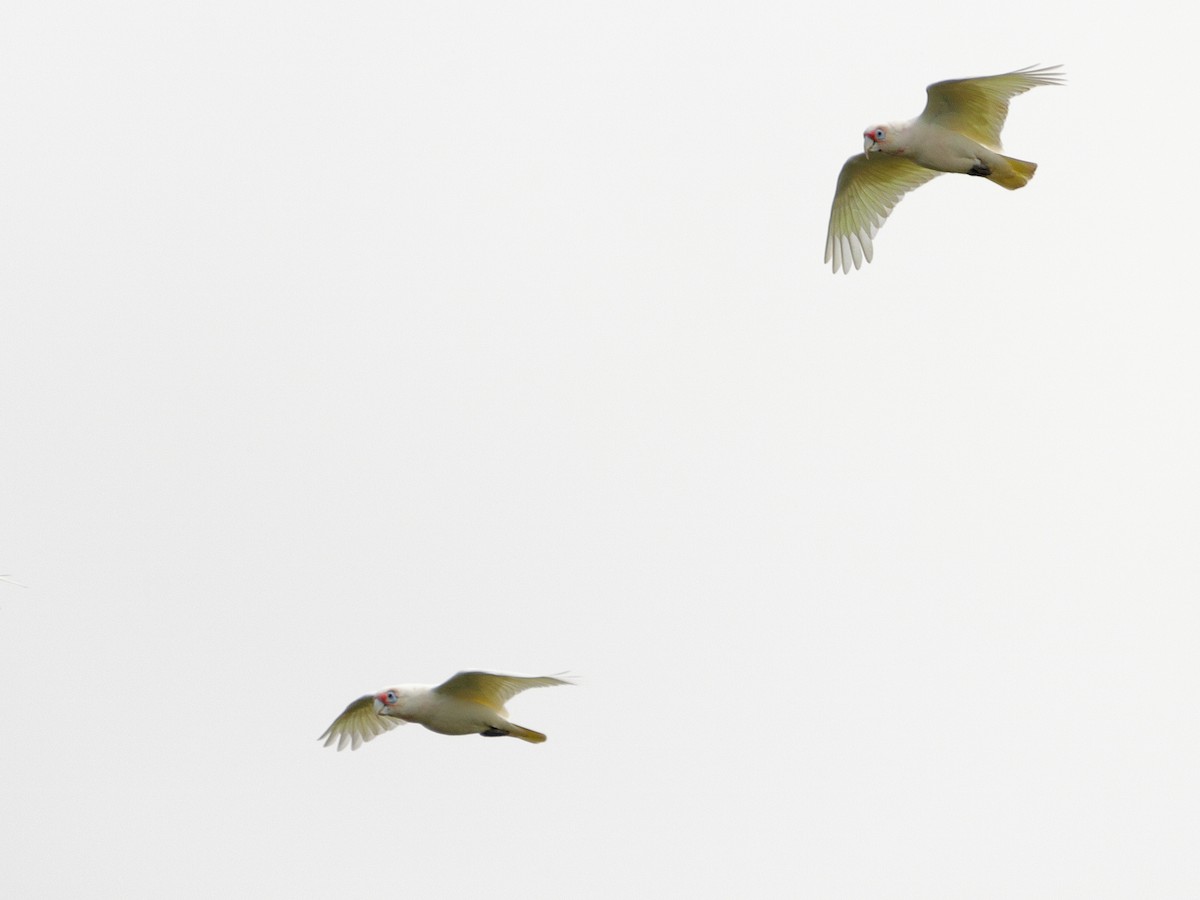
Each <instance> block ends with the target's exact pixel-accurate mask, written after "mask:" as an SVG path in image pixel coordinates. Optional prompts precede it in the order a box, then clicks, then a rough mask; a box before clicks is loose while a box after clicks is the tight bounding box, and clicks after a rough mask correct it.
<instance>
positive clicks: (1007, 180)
mask: <svg viewBox="0 0 1200 900" xmlns="http://www.w3.org/2000/svg"><path fill="white" fill-rule="evenodd" d="M1000 159H1002V160H1003V161H1004V164H1003V165H999V166H993V167H992V174H991V175H989V176H988V180H989V181H994V182H996V184H998V185H1000V186H1001V187H1006V188H1008V189H1009V190H1010V191H1015V190H1016V189H1017V188H1023V187H1025V185H1027V184H1028V183H1029V179H1030V178H1032V177H1033V173H1034V172H1036V171H1037V163H1031V162H1025V160H1023V159H1013V158H1012V157H1011V156H1001V157H1000Z"/></svg>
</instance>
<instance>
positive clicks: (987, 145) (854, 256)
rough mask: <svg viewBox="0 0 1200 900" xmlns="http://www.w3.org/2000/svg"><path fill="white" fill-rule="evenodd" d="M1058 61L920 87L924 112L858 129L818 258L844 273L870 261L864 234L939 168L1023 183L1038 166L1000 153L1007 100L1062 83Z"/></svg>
mask: <svg viewBox="0 0 1200 900" xmlns="http://www.w3.org/2000/svg"><path fill="white" fill-rule="evenodd" d="M1059 69H1060V67H1059V66H1048V67H1046V68H1042V69H1039V68H1037V67H1035V66H1029V67H1027V68H1024V69H1017V70H1016V71H1015V72H1006V73H1005V74H1003V75H988V76H985V77H983V78H959V79H955V80H952V81H939V82H938V83H937V84H931V85H930V86H929V87H927V88H926V89H925V93H926V95H927V99H926V101H925V110H924V112H922V113H921V115H919V116H917V117H916V118H915V119H913V120H912V121H911V122H902V123H899V124H892V125H874V126H872V127H871V128H868V129H867V130H866V131H864V132H863V154H862V156H852V157H850V159H848V160H846V164H845V165H844V166H842V172H841V174H840V175H839V176H838V182H837V191H836V192H835V193H834V195H833V210H832V211H831V212H830V214H829V235H828V237H827V238H826V239H825V262H829V261H830V260H831V259H832V260H833V271H834V272H837V271H838V270H839V269H841V270H842V271H844V272H847V273H848V272H849V271H850V265H851V263H853V265H854V268H856V269H858V268H861V267H862V262H863V259H864V258H865V259H866V261H867V262H870V261H871V257H872V255H873V252H874V250H873V247H872V244H871V239H872V238H874V237H875V234H876V233H877V232H878V231H879V229H880V228H881V227H883V223H884V221H885V220H886V219H887V217H888V215H889V214H890V213H891V211H892V207H894V206H895V205H896V204H897V203H898V202H899V201H900V198H901V197H903V196H904V195H905V194H907V193H908V192H909V191H911V190H913V189H914V188H918V187H920V186H921V185H923V184H924V183H925V182H927V181H929V180H931V179H933V178H936V177H937V176H938V175H940V174H941V173H942V172H958V173H960V174H963V175H978V176H980V177H981V178H986V179H988V180H989V181H994V182H995V183H996V184H998V185H1000V186H1001V187H1006V188H1008V189H1009V190H1010V191H1015V190H1016V189H1017V188H1020V187H1024V186H1025V185H1026V184H1027V183H1028V182H1029V179H1030V178H1032V177H1033V173H1034V172H1035V171H1036V170H1037V164H1036V163H1031V162H1025V161H1024V160H1021V159H1013V158H1012V157H1011V156H1004V155H1002V154H1001V153H1000V152H999V150H1000V129H1002V128H1003V127H1004V119H1005V117H1006V116H1007V115H1008V101H1009V100H1010V99H1012V98H1013V97H1015V96H1017V95H1018V94H1023V93H1025V92H1026V91H1027V90H1029V89H1030V88H1035V87H1038V86H1040V85H1044V84H1063V83H1064V82H1063V77H1062V73H1061V72H1060V71H1059Z"/></svg>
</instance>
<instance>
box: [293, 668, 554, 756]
mask: <svg viewBox="0 0 1200 900" xmlns="http://www.w3.org/2000/svg"><path fill="white" fill-rule="evenodd" d="M573 683H574V682H571V681H566V680H564V679H562V678H558V677H556V676H554V675H503V674H500V673H497V672H459V673H458V674H457V675H455V676H454V677H453V678H450V679H448V680H446V681H444V682H442V683H441V684H439V685H432V684H399V685H396V686H395V687H390V688H383V689H382V690H380V691H377V692H375V693H374V694H367V695H366V696H364V697H359V698H358V699H357V700H355V701H354V702H353V703H351V704H350V705H349V706H347V707H346V710H345V712H343V713H342V714H341V715H340V716H338V717H337V718H336V719H334V720H333V724H332V725H330V726H329V728H328V729H326V731H325V733H324V734H323V735H321V736H320V737H319V738H317V740H319V741H320V740H324V741H325V746H326V747H328V746H330V745H331V744H333V743H334V742H335V741H336V742H337V748H338V749H339V750H345V749H346V745H347V744H349V745H350V749H351V750H357V749H358V748H359V747H360V746H362V744H363V742H364V741H370V740H374V739H375V738H376V737H378V736H379V735H381V734H383V733H384V732H385V731H391V730H392V729H393V728H396V727H397V726H399V725H403V724H405V723H406V722H415V723H416V724H418V725H424V726H425V727H426V728H428V729H429V730H430V731H436V732H437V733H438V734H481V735H483V736H484V737H515V738H520V739H521V740H523V741H529V743H531V744H540V743H542V741H544V740H546V736H545V735H544V734H541V733H540V732H537V731H531V730H530V729H528V728H522V727H521V726H520V725H514V724H513V723H512V722H509V721H508V719H507V716H508V712H507V710H505V708H504V704H505V703H506V702H508V701H509V700H510V699H512V698H513V697H515V696H516V695H517V694H519V693H521V691H524V690H528V689H529V688H535V687H552V686H553V685H556V684H573Z"/></svg>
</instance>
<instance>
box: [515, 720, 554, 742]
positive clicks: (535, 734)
mask: <svg viewBox="0 0 1200 900" xmlns="http://www.w3.org/2000/svg"><path fill="white" fill-rule="evenodd" d="M508 728H509V737H515V738H520V739H521V740H523V741H529V743H531V744H540V743H542V741H544V740H546V736H545V735H544V734H542V733H541V732H540V731H531V730H530V729H528V728H522V727H521V726H520V725H514V724H512V723H511V722H509V723H508Z"/></svg>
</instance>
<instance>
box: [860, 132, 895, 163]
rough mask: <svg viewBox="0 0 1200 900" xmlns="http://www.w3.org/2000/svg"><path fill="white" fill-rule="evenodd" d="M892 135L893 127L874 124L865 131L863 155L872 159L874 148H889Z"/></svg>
mask: <svg viewBox="0 0 1200 900" xmlns="http://www.w3.org/2000/svg"><path fill="white" fill-rule="evenodd" d="M890 137H891V129H890V128H888V126H886V125H874V126H872V127H871V128H868V129H867V130H866V131H864V132H863V155H864V156H866V157H867V158H868V159H870V157H871V151H872V150H875V151H878V152H883V151H884V150H886V149H887V146H888V144H887V142H888V138H890Z"/></svg>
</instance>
